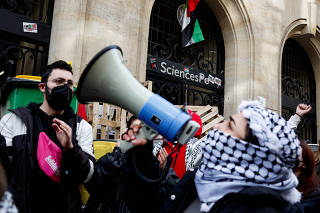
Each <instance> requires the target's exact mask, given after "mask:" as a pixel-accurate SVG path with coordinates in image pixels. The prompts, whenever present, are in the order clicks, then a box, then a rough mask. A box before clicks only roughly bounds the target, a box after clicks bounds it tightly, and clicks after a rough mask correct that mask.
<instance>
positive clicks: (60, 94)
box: [46, 84, 72, 111]
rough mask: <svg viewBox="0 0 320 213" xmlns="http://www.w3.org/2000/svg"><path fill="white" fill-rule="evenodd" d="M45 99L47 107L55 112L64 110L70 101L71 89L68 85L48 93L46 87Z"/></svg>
mask: <svg viewBox="0 0 320 213" xmlns="http://www.w3.org/2000/svg"><path fill="white" fill-rule="evenodd" d="M46 98H47V101H48V104H49V106H50V107H51V108H52V109H54V110H57V111H60V110H65V109H66V108H67V107H68V106H69V105H70V103H71V100H72V89H70V87H69V85H68V84H64V85H61V86H57V87H54V88H53V89H51V92H49V88H48V87H47V85H46Z"/></svg>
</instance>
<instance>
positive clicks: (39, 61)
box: [0, 0, 54, 82]
mask: <svg viewBox="0 0 320 213" xmlns="http://www.w3.org/2000/svg"><path fill="white" fill-rule="evenodd" d="M53 6H54V0H28V1H26V0H0V20H6V21H3V22H1V23H0V71H4V73H5V76H15V75H21V74H23V75H40V74H41V72H42V71H43V70H44V67H45V66H46V64H47V60H48V48H49V41H50V33H51V22H52V14H53ZM24 23H25V24H26V23H31V25H33V26H36V28H37V30H36V31H34V32H26V31H25V29H24V27H23V26H24ZM31 25H30V26H31ZM3 76H4V75H3ZM3 76H2V82H3V81H4V79H3Z"/></svg>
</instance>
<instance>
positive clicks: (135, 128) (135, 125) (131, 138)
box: [122, 119, 147, 146]
mask: <svg viewBox="0 0 320 213" xmlns="http://www.w3.org/2000/svg"><path fill="white" fill-rule="evenodd" d="M141 127H142V125H141V121H140V120H139V119H136V120H134V121H133V122H132V124H131V125H130V128H129V129H128V130H127V132H125V133H124V134H123V135H122V140H125V141H127V142H131V143H132V144H133V145H134V146H142V145H145V144H146V143H147V140H146V139H145V138H137V137H136V135H137V134H138V133H139V130H140V128H141Z"/></svg>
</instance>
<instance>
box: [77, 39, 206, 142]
mask: <svg viewBox="0 0 320 213" xmlns="http://www.w3.org/2000/svg"><path fill="white" fill-rule="evenodd" d="M77 98H78V100H79V102H81V103H87V102H105V103H110V104H113V105H116V106H119V107H121V108H124V109H126V110H127V111H129V112H131V113H132V114H134V115H136V116H137V117H138V118H139V119H140V120H142V121H143V122H144V123H145V124H146V125H147V126H146V127H147V128H149V127H151V128H152V129H154V130H156V131H157V132H158V133H159V134H161V135H162V136H163V137H164V138H166V139H167V140H168V141H172V142H173V141H179V143H181V144H184V143H186V142H187V141H188V140H189V139H190V138H191V137H192V136H193V135H194V134H195V133H196V132H197V130H198V129H199V128H200V126H199V124H198V123H197V122H195V121H192V120H191V117H190V116H189V115H188V114H187V113H186V112H184V111H182V110H181V109H178V108H177V107H176V106H174V105H173V104H171V103H170V102H168V101H167V100H165V99H164V98H162V97H160V96H159V95H157V94H154V93H152V92H151V91H149V90H147V89H146V88H145V87H144V86H142V85H141V84H140V83H139V82H138V81H137V80H136V79H135V78H134V77H133V76H132V75H131V73H130V72H129V70H128V69H127V67H126V66H125V64H124V63H123V58H122V50H121V49H120V47H118V46H115V45H114V46H108V47H106V48H104V49H103V50H101V51H100V52H99V53H98V54H97V55H96V56H94V57H93V59H92V60H91V61H90V62H89V64H88V65H87V67H86V68H85V69H84V71H83V73H82V75H81V77H80V80H79V84H78V88H77Z"/></svg>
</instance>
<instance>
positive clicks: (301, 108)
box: [296, 104, 312, 117]
mask: <svg viewBox="0 0 320 213" xmlns="http://www.w3.org/2000/svg"><path fill="white" fill-rule="evenodd" d="M311 109H312V107H311V106H310V105H307V104H299V105H298V106H297V109H296V114H297V115H299V116H301V117H302V116H304V115H305V114H307V113H309V112H310V110H311Z"/></svg>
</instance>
